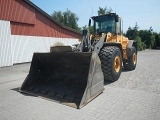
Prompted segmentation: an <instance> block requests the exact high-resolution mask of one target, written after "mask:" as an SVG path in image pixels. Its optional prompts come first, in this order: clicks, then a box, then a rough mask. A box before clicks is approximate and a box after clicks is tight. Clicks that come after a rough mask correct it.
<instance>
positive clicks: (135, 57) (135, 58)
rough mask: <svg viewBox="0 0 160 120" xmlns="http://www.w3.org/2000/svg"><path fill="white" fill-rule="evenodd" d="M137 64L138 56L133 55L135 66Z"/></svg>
mask: <svg viewBox="0 0 160 120" xmlns="http://www.w3.org/2000/svg"><path fill="white" fill-rule="evenodd" d="M136 62H137V56H136V53H134V54H133V63H134V65H135V64H136Z"/></svg>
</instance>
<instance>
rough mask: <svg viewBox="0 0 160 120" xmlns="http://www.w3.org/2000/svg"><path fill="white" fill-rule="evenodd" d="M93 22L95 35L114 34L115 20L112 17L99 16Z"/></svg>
mask: <svg viewBox="0 0 160 120" xmlns="http://www.w3.org/2000/svg"><path fill="white" fill-rule="evenodd" d="M94 21H95V34H102V33H108V32H111V33H113V34H114V33H116V31H115V18H114V16H101V17H97V18H95V19H94Z"/></svg>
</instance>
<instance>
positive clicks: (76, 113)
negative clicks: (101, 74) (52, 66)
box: [0, 50, 160, 120]
mask: <svg viewBox="0 0 160 120" xmlns="http://www.w3.org/2000/svg"><path fill="white" fill-rule="evenodd" d="M159 60H160V51H159V50H145V51H142V52H139V53H138V64H137V68H136V70H134V71H131V72H127V71H123V72H122V75H121V77H120V79H119V80H118V81H116V82H114V83H105V91H104V93H102V94H101V95H100V96H98V97H97V98H95V99H94V100H93V101H91V102H90V103H89V104H88V105H87V106H85V107H84V108H82V109H75V108H71V107H68V106H65V105H62V104H59V103H56V102H52V101H48V100H45V99H41V98H37V97H33V96H28V95H24V94H20V93H19V92H17V91H18V89H19V87H20V86H21V84H22V82H23V81H24V79H25V77H26V75H27V74H28V71H29V67H30V64H21V65H14V66H12V67H7V68H0V120H51V119H52V120H160V61H159Z"/></svg>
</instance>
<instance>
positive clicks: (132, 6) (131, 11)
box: [30, 0, 160, 33]
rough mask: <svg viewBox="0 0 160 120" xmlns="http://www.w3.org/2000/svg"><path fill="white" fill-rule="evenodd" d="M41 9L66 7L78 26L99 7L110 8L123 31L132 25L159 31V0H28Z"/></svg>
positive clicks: (48, 9) (51, 11) (95, 12)
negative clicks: (121, 21) (115, 14)
mask: <svg viewBox="0 0 160 120" xmlns="http://www.w3.org/2000/svg"><path fill="white" fill-rule="evenodd" d="M30 1H31V2H33V3H34V4H35V5H37V6H38V7H39V8H41V9H42V10H43V11H45V12H46V13H48V14H49V15H51V14H52V13H53V12H54V11H62V12H64V11H66V10H67V8H68V9H69V10H70V11H72V12H73V13H75V14H76V15H77V16H78V17H79V20H78V26H79V27H83V26H85V25H88V21H89V18H90V17H91V16H96V15H98V13H97V11H98V9H99V7H101V8H105V7H107V8H112V10H113V12H116V13H117V14H118V15H119V16H120V17H122V19H123V31H124V32H126V30H127V29H128V27H129V26H130V27H134V26H135V24H136V22H137V24H138V26H139V29H143V30H144V29H147V30H148V29H149V28H150V27H152V28H153V31H155V32H158V33H160V0H30Z"/></svg>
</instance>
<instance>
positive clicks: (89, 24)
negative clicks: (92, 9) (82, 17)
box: [88, 19, 91, 27]
mask: <svg viewBox="0 0 160 120" xmlns="http://www.w3.org/2000/svg"><path fill="white" fill-rule="evenodd" d="M88 26H89V27H90V26H91V19H89V23H88Z"/></svg>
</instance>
